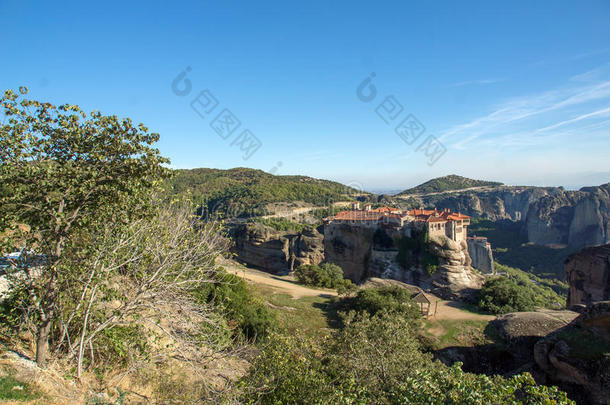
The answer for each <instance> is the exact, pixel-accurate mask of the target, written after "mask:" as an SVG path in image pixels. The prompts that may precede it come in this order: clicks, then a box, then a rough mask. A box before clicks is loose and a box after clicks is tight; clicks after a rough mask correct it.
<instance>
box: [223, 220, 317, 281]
mask: <svg viewBox="0 0 610 405" xmlns="http://www.w3.org/2000/svg"><path fill="white" fill-rule="evenodd" d="M232 237H233V240H234V241H235V252H236V254H237V259H238V260H240V261H242V262H244V263H247V264H249V265H251V266H255V267H260V268H263V269H265V270H267V271H270V272H272V273H287V272H289V271H291V270H294V269H295V268H296V267H298V266H300V265H302V264H318V263H320V262H322V260H324V244H323V242H322V240H323V236H322V234H320V233H319V232H318V231H317V230H315V229H305V230H304V231H302V232H291V231H278V230H275V229H273V228H271V227H269V226H265V225H262V224H257V223H248V224H240V225H238V226H236V227H234V228H233V230H232Z"/></svg>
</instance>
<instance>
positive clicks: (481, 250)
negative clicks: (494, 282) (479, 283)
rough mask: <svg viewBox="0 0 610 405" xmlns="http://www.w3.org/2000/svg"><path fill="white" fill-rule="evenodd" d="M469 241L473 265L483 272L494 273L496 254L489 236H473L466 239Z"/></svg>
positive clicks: (469, 253) (469, 251)
mask: <svg viewBox="0 0 610 405" xmlns="http://www.w3.org/2000/svg"><path fill="white" fill-rule="evenodd" d="M466 242H467V243H468V255H469V256H470V259H471V260H472V267H474V268H475V269H477V270H479V271H480V272H481V273H485V274H493V273H494V256H493V252H492V250H491V245H490V244H489V242H487V238H481V237H476V236H475V237H472V238H468V239H467V240H466Z"/></svg>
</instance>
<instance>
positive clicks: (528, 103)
mask: <svg viewBox="0 0 610 405" xmlns="http://www.w3.org/2000/svg"><path fill="white" fill-rule="evenodd" d="M604 66H605V65H604ZM604 66H601V67H600V68H598V69H602V70H601V73H599V74H598V76H595V77H601V76H604V75H605V71H603V68H604ZM586 73H589V72H585V74H586ZM590 77H593V76H590ZM608 105H610V80H597V81H593V80H588V81H587V83H586V84H585V83H582V82H576V81H574V80H571V81H568V84H567V85H565V86H563V87H560V88H557V89H551V90H548V91H544V92H541V93H538V94H532V95H527V96H520V97H515V98H512V99H509V100H506V101H504V102H502V103H500V104H499V105H496V106H495V107H494V108H492V110H491V112H490V113H488V114H487V115H483V116H481V117H477V118H474V119H472V120H470V121H469V122H466V123H464V124H459V125H455V126H454V127H452V128H448V129H447V130H445V131H443V132H441V134H440V138H441V139H442V140H443V141H445V142H447V143H449V144H452V146H453V147H455V148H457V149H463V148H466V147H469V145H471V144H472V143H473V142H475V141H476V142H477V143H481V142H483V141H492V143H500V144H501V145H502V146H528V145H535V144H539V143H541V142H544V141H545V138H546V139H547V140H551V139H555V138H561V137H567V136H573V133H574V131H576V132H578V131H579V130H584V126H588V125H596V124H599V123H600V121H602V120H603V119H604V118H607V117H608V116H610V108H609V107H608ZM566 126H569V127H570V130H569V131H565V130H563V127H566ZM594 130H597V131H599V130H603V131H607V125H599V126H597V127H596V128H595V129H594Z"/></svg>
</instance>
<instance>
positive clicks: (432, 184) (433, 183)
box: [398, 174, 502, 195]
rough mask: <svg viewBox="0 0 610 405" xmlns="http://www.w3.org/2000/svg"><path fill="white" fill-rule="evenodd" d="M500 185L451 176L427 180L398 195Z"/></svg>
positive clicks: (498, 184) (499, 184)
mask: <svg viewBox="0 0 610 405" xmlns="http://www.w3.org/2000/svg"><path fill="white" fill-rule="evenodd" d="M501 185H502V183H498V182H495V181H484V180H473V179H469V178H467V177H462V176H457V175H455V174H451V175H449V176H444V177H438V178H436V179H432V180H428V181H427V182H425V183H422V184H420V185H419V186H416V187H413V188H410V189H407V190H405V191H403V192H401V193H399V194H398V195H408V194H426V193H439V192H442V191H451V190H463V189H465V188H470V187H482V186H501Z"/></svg>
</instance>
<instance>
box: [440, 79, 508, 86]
mask: <svg viewBox="0 0 610 405" xmlns="http://www.w3.org/2000/svg"><path fill="white" fill-rule="evenodd" d="M501 81H504V79H479V80H466V81H463V82H457V83H454V84H452V85H451V87H461V86H471V85H479V86H482V85H485V84H493V83H498V82H501Z"/></svg>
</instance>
